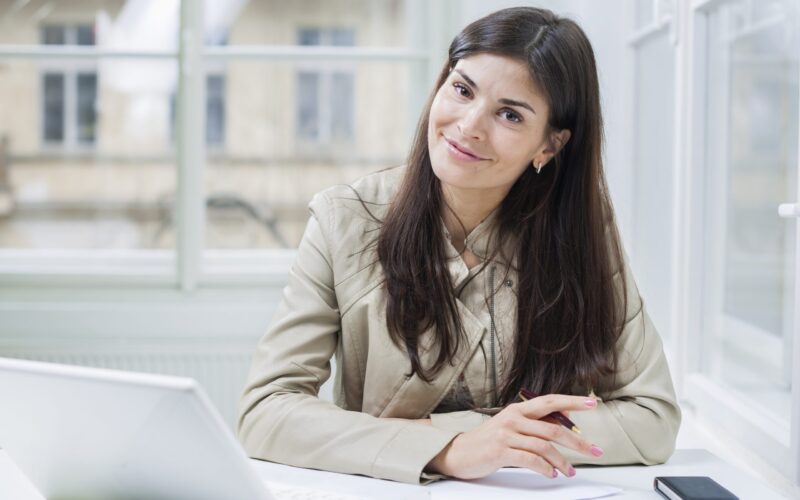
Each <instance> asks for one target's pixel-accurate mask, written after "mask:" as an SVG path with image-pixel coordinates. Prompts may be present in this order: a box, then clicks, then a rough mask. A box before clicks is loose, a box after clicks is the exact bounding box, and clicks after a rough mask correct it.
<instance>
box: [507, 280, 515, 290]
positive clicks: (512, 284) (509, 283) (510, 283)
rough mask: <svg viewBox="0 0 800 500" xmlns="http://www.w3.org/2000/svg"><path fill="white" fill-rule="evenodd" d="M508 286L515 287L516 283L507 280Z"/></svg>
mask: <svg viewBox="0 0 800 500" xmlns="http://www.w3.org/2000/svg"><path fill="white" fill-rule="evenodd" d="M506 286H507V287H508V288H511V287H512V286H514V282H513V281H511V280H506Z"/></svg>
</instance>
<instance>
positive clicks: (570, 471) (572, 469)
mask: <svg viewBox="0 0 800 500" xmlns="http://www.w3.org/2000/svg"><path fill="white" fill-rule="evenodd" d="M575 474H577V472H575V467H573V466H571V465H570V466H569V477H572V476H574V475H575Z"/></svg>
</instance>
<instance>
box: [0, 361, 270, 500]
mask: <svg viewBox="0 0 800 500" xmlns="http://www.w3.org/2000/svg"><path fill="white" fill-rule="evenodd" d="M0 448H3V449H5V450H6V451H7V452H8V454H9V456H10V457H11V458H12V460H14V462H15V463H16V464H17V466H18V467H19V468H20V469H21V470H22V471H23V472H24V473H25V474H26V475H27V476H28V478H29V479H30V480H31V482H32V483H33V484H34V485H35V486H36V487H37V489H38V490H39V491H40V492H41V493H42V494H43V495H44V496H45V497H46V498H48V499H50V500H57V499H60V498H81V499H87V500H90V499H104V500H114V499H131V498H152V499H187V500H188V499H192V500H196V499H220V498H236V499H258V500H262V499H263V500H269V499H271V498H272V496H271V495H270V494H269V493H268V491H267V488H266V486H265V485H264V483H263V482H262V480H261V478H260V477H259V476H258V474H257V473H256V471H255V470H254V469H253V467H252V465H251V464H250V462H249V458H247V456H246V455H245V453H244V451H243V450H242V448H241V446H240V445H239V443H238V442H237V441H236V439H235V438H234V436H233V433H232V432H231V431H230V429H228V427H227V426H226V424H225V422H224V421H223V420H222V418H221V417H220V416H219V414H218V413H217V411H216V410H215V408H214V407H213V406H212V405H211V403H210V401H209V399H208V397H207V396H206V395H205V393H204V392H203V390H202V388H201V387H200V386H198V384H197V382H195V381H194V380H193V379H190V378H182V377H171V376H164V375H151V374H142V373H133V372H123V371H116V370H106V369H98V368H87V367H78V366H67V365H59V364H53V363H41V362H34V361H23V360H16V359H4V358H0Z"/></svg>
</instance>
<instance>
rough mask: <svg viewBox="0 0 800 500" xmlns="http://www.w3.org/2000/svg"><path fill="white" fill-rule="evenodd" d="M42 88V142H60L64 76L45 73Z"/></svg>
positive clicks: (62, 133) (62, 123)
mask: <svg viewBox="0 0 800 500" xmlns="http://www.w3.org/2000/svg"><path fill="white" fill-rule="evenodd" d="M43 87H44V95H43V102H42V109H43V110H44V116H43V117H42V119H43V120H44V140H45V141H46V142H61V141H63V140H64V75H62V74H57V73H46V74H45V75H44V82H43ZM6 98H7V99H8V97H6Z"/></svg>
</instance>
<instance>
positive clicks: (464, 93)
mask: <svg viewBox="0 0 800 500" xmlns="http://www.w3.org/2000/svg"><path fill="white" fill-rule="evenodd" d="M453 87H454V88H455V89H456V93H457V94H458V95H460V96H461V97H469V96H471V95H472V93H471V92H470V90H469V88H467V86H466V85H464V84H463V83H460V82H455V83H453Z"/></svg>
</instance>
